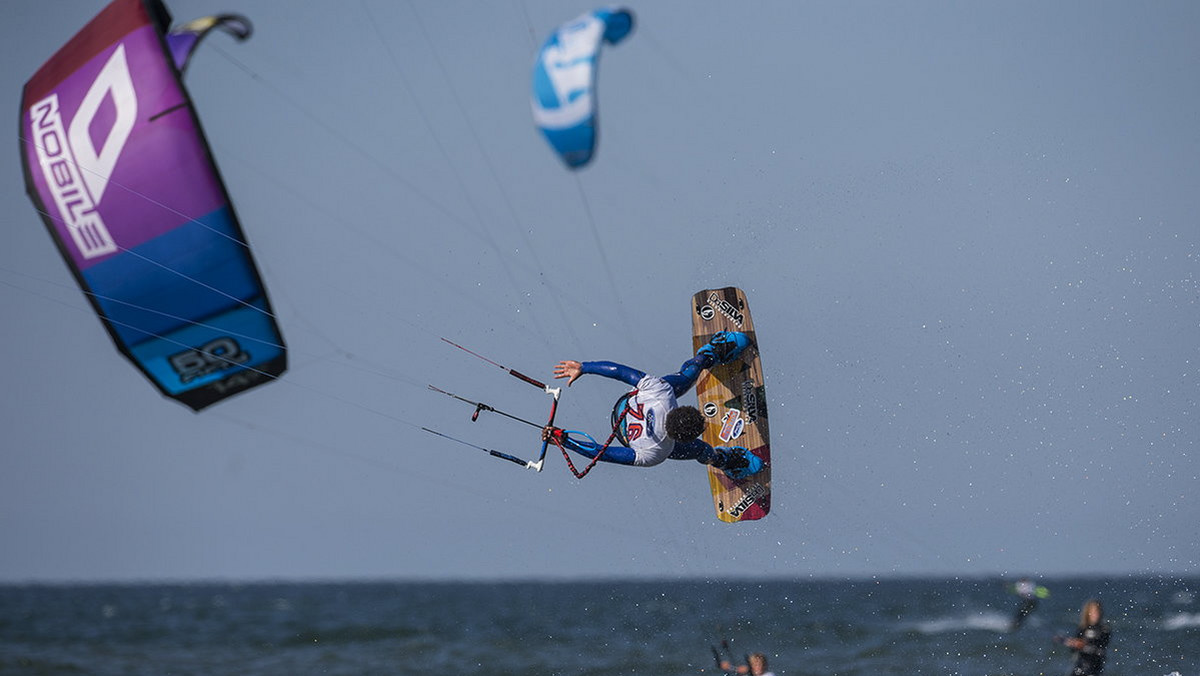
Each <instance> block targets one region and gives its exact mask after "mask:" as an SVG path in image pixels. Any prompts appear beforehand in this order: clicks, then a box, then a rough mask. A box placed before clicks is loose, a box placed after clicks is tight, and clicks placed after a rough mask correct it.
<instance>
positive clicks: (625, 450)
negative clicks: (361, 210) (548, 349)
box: [542, 331, 763, 479]
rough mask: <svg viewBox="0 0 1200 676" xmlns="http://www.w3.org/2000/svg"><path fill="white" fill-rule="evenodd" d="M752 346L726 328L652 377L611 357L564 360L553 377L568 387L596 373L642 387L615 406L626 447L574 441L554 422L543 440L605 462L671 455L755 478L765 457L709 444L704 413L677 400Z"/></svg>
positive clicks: (655, 460) (641, 463) (649, 461)
mask: <svg viewBox="0 0 1200 676" xmlns="http://www.w3.org/2000/svg"><path fill="white" fill-rule="evenodd" d="M749 345H750V338H749V336H747V335H746V334H744V333H740V332H734V331H721V332H719V333H717V334H716V335H714V336H713V337H712V339H711V340H710V341H709V342H708V343H707V344H705V345H704V346H702V347H701V348H700V349H699V350H697V351H696V356H694V357H692V358H691V359H689V360H687V361H686V362H684V363H683V365H682V366H681V367H680V368H679V371H678V372H677V373H672V374H669V375H665V376H648V375H646V374H645V373H643V372H641V371H639V370H637V369H634V368H630V367H628V366H624V365H621V364H617V363H614V362H610V361H585V362H578V361H571V360H567V361H561V362H559V363H558V365H556V366H555V367H554V377H555V378H566V379H567V386H568V387H570V385H571V383H573V382H575V380H576V379H577V378H579V376H581V375H584V374H592V375H599V376H604V377H606V378H612V379H614V380H620V381H621V382H623V383H625V384H627V385H631V386H633V387H636V388H637V389H635V390H633V391H632V392H628V393H626V394H625V395H622V397H621V398H620V399H618V400H617V404H616V406H615V407H614V408H613V429H614V431H615V432H616V436H617V439H619V440H620V441H621V442H622V443H623V444H625V446H614V445H610V446H608V447H607V448H606V447H605V446H603V445H602V444H598V443H596V442H595V441H593V440H576V439H572V438H571V437H570V436H569V435H568V434H567V433H566V432H565V431H564V430H562V429H559V428H557V427H552V426H546V427H545V428H544V429H543V430H542V439H543V440H549V439H553V440H554V441H555V442H556V443H558V444H561V445H562V446H563V448H566V449H569V450H572V451H575V452H576V453H579V454H580V455H583V456H585V457H588V458H596V456H597V455H599V456H600V460H603V461H604V462H612V463H617V464H621V465H636V466H638V467H650V466H653V465H657V464H659V463H661V462H663V461H664V460H666V459H667V458H670V459H672V460H696V461H697V462H701V463H704V464H707V465H712V466H713V467H716V468H717V469H720V470H722V471H724V472H725V474H726V475H727V476H729V477H730V478H732V479H745V478H747V477H750V476H753V475H754V474H757V473H758V472H759V471H760V470H762V467H763V462H762V459H760V458H759V457H758V456H756V455H754V454H753V453H751V452H749V451H748V450H747V449H746V448H744V447H741V446H732V447H725V446H718V447H716V448H713V447H712V446H709V445H708V444H707V443H705V442H704V441H702V440H701V439H700V438H699V437H700V434H701V433H702V432H703V431H704V416H703V415H701V413H700V411H699V410H698V409H696V407H694V406H680V405H679V402H678V400H677V398H678V397H680V396H681V395H683V393H685V392H687V391H688V390H689V389H691V387H692V385H694V384H695V383H696V379H697V378H699V377H700V373H701V372H702V371H704V370H705V369H708V368H712V367H713V366H716V365H719V364H725V363H728V362H730V361H733V360H734V359H737V358H738V356H740V355H741V354H742V352H743V351H744V350H745V349H746V348H747V347H749Z"/></svg>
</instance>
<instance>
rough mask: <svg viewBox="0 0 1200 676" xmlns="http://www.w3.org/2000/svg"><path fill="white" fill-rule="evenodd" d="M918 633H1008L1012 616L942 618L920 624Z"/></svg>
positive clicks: (996, 614) (986, 615)
mask: <svg viewBox="0 0 1200 676" xmlns="http://www.w3.org/2000/svg"><path fill="white" fill-rule="evenodd" d="M916 629H917V631H919V632H921V633H922V634H943V633H946V632H954V631H970V630H980V631H995V632H1008V631H1009V630H1011V629H1012V616H1011V615H1008V614H1005V613H995V612H992V613H974V614H971V615H959V616H957V617H941V618H937V619H933V620H926V621H924V622H918V623H917V625H916Z"/></svg>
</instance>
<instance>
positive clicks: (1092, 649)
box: [1054, 599, 1111, 676]
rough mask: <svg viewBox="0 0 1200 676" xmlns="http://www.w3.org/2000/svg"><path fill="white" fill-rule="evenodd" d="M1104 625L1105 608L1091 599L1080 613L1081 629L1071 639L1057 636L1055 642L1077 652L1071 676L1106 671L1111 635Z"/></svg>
mask: <svg viewBox="0 0 1200 676" xmlns="http://www.w3.org/2000/svg"><path fill="white" fill-rule="evenodd" d="M1110 633H1111V632H1110V630H1109V628H1108V625H1107V624H1105V623H1104V608H1103V607H1102V606H1101V605H1100V602H1099V601H1097V600H1096V599H1089V600H1088V601H1087V602H1086V603H1084V604H1083V609H1082V610H1081V611H1080V613H1079V629H1078V630H1077V631H1076V632H1075V635H1074V636H1072V637H1069V638H1064V637H1062V636H1055V637H1054V640H1055V641H1056V642H1058V643H1061V644H1063V645H1065V646H1067V647H1068V648H1070V649H1071V650H1074V651H1075V666H1074V668H1072V669H1071V676H1097V674H1099V673H1100V672H1102V671H1104V658H1105V653H1107V651H1108V638H1109V635H1110Z"/></svg>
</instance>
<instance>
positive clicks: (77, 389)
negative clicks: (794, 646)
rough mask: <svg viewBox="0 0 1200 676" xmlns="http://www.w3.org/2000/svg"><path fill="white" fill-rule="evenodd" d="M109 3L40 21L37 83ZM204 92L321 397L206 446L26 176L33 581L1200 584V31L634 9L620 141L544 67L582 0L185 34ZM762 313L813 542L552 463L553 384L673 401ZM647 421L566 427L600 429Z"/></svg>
mask: <svg viewBox="0 0 1200 676" xmlns="http://www.w3.org/2000/svg"><path fill="white" fill-rule="evenodd" d="M101 6H102V3H101V2H83V1H80V0H72V1H70V2H56V3H41V2H20V3H15V4H14V5H13V6H11V7H9V8H8V12H7V14H8V17H9V18H8V20H6V21H5V22H4V23H3V26H0V32H2V35H3V42H4V44H6V45H7V48H6V50H5V51H6V54H7V56H6V58H5V62H4V65H3V67H0V77H3V84H2V88H3V90H4V91H7V92H9V96H10V100H11V101H12V105H11V106H9V107H8V108H7V109H6V110H4V111H3V115H4V117H5V120H7V121H3V120H0V127H5V128H8V129H10V130H16V129H17V128H18V123H17V115H18V113H19V111H18V104H17V102H18V100H19V94H20V88H21V86H22V85H23V83H24V82H25V81H26V80H27V79H28V78H29V76H30V75H32V73H33V72H34V71H35V70H36V69H37V67H38V66H39V65H40V64H41V63H42V62H43V61H45V59H47V58H48V57H49V56H50V55H51V54H52V53H53V52H54V51H55V50H57V49H58V47H59V46H60V45H61V44H63V43H64V42H65V41H66V40H67V39H69V38H70V37H71V36H72V35H73V34H74V33H75V32H76V31H77V30H78V29H79V28H81V27H82V26H83V25H84V24H85V23H86V22H87V21H88V20H89V19H90V18H91V17H92V16H93V15H94V14H95V13H96V12H97V11H99V9H100V8H101ZM170 7H171V9H172V11H173V12H174V14H175V17H176V19H177V20H179V21H183V20H187V19H190V18H193V17H196V16H201V15H206V14H212V13H216V12H221V11H237V12H241V13H243V14H245V15H247V16H248V17H249V18H250V19H251V20H252V21H253V22H254V25H255V29H256V32H255V35H254V36H253V37H252V38H251V39H250V40H249V41H247V42H245V43H242V44H237V43H235V42H234V41H233V40H231V39H229V38H228V37H227V36H224V35H216V36H213V37H212V38H210V39H209V40H208V41H207V42H206V44H205V45H203V46H202V48H201V49H200V51H199V52H198V53H197V54H196V56H195V57H194V59H193V62H192V64H191V66H190V71H189V73H188V77H187V83H188V85H189V88H190V90H191V92H192V95H193V97H194V99H195V101H196V103H197V106H198V109H199V111H200V117H201V121H202V123H203V125H204V127H205V129H206V132H207V134H208V136H209V139H210V141H211V142H212V144H213V151H214V154H215V156H216V159H217V162H218V164H219V166H220V167H221V170H222V172H223V174H224V177H225V180H226V183H227V184H228V187H229V191H230V193H231V195H232V197H233V199H234V203H235V205H236V207H237V209H238V210H239V213H240V216H241V220H242V224H243V227H244V228H245V230H246V232H247V234H248V237H249V238H250V241H251V244H252V246H253V248H254V251H255V254H256V256H257V260H258V263H259V265H260V267H261V268H262V271H263V274H264V277H265V279H266V282H267V284H268V287H269V290H270V292H271V295H272V298H273V301H274V303H275V306H276V310H277V311H278V315H279V317H280V321H281V323H282V326H283V330H284V334H285V337H286V339H287V341H288V345H289V347H290V350H291V352H290V354H291V363H292V368H291V370H289V371H288V373H287V374H286V375H285V377H284V378H283V379H282V380H281V381H280V382H277V383H274V384H272V385H270V386H267V387H262V388H259V389H257V390H255V391H252V392H250V393H247V394H244V395H242V396H239V397H237V398H235V399H232V400H229V401H227V402H225V403H223V404H221V405H219V406H216V407H214V408H212V409H210V410H208V411H206V412H204V413H201V414H193V413H191V412H190V411H189V410H187V409H186V408H184V407H183V406H180V405H178V404H175V403H173V402H171V401H168V400H166V399H163V398H161V397H160V396H159V395H158V394H157V393H156V391H155V390H154V389H153V387H152V386H151V385H150V384H149V383H148V382H146V381H145V380H144V379H143V377H142V376H141V375H140V374H139V373H138V372H137V371H136V369H134V368H133V367H132V366H131V365H129V364H128V363H127V362H125V361H124V360H123V359H122V358H121V357H120V356H119V355H118V353H117V352H116V350H115V349H114V348H113V347H112V345H111V343H110V342H109V340H108V338H107V336H106V334H105V332H104V329H103V328H102V326H101V324H100V322H99V321H98V320H97V319H96V318H95V316H94V315H93V314H92V312H91V310H90V308H89V306H88V304H87V302H86V300H85V299H84V297H83V296H82V294H81V293H80V292H79V291H78V289H77V288H76V287H75V286H74V283H73V281H72V278H71V276H70V274H69V272H68V270H67V268H66V266H65V264H64V263H63V262H62V261H61V259H60V258H59V255H58V253H57V251H56V250H55V247H54V245H53V244H52V242H51V240H50V237H49V236H48V235H47V234H46V232H45V230H44V228H43V226H42V224H41V222H40V220H39V218H38V217H37V214H36V213H35V211H34V209H33V207H32V205H31V203H30V202H29V200H28V198H27V197H26V196H25V195H24V186H23V181H22V177H21V171H20V162H19V154H18V152H19V144H18V143H17V142H15V141H14V143H13V144H12V145H11V146H10V147H11V150H12V152H11V154H10V157H9V161H8V162H4V163H0V200H3V204H4V206H5V213H7V214H8V217H7V219H6V220H7V223H8V227H7V228H6V233H7V236H8V240H7V242H6V243H5V246H3V247H0V313H2V314H3V316H4V317H5V321H3V322H2V323H0V346H2V347H3V349H4V350H5V351H6V352H7V354H8V355H9V359H8V365H7V369H6V377H5V378H4V382H5V383H6V384H7V387H5V388H3V393H2V394H0V430H3V435H2V437H0V439H3V443H2V450H0V453H2V455H0V464H2V467H3V471H0V542H3V543H5V544H4V547H3V550H4V553H3V555H0V581H29V580H45V581H59V580H89V581H90V580H152V579H153V580H157V579H196V578H204V579H212V578H235V579H261V578H287V579H292V578H364V577H368V578H384V577H387V578H392V577H396V578H422V579H459V578H528V577H539V578H541V577H554V578H567V577H582V576H586V577H594V576H604V577H618V576H620V577H625V576H635V577H696V576H708V575H722V576H820V577H842V576H860V575H926V574H930V575H932V574H937V575H941V574H956V575H1010V576H1012V575H1021V574H1037V575H1058V574H1121V573H1157V572H1176V573H1179V572H1187V573H1194V572H1196V571H1197V569H1198V565H1200V538H1197V537H1196V532H1197V531H1196V523H1197V521H1198V520H1200V497H1198V493H1200V492H1198V491H1197V486H1198V481H1200V448H1198V447H1197V432H1198V431H1200V430H1198V422H1197V416H1198V415H1200V410H1198V401H1200V390H1198V388H1200V384H1198V382H1197V377H1198V375H1200V374H1198V368H1197V364H1198V361H1200V307H1198V302H1200V278H1198V273H1200V248H1198V244H1200V227H1198V223H1197V213H1200V191H1198V190H1197V186H1200V79H1198V78H1197V77H1196V73H1197V72H1200V5H1197V4H1195V3H1191V2H1158V3H1153V4H1151V5H1137V4H1134V3H1122V2H1060V3H1049V4H1047V3H1042V2H1006V3H974V2H971V3H933V2H918V3H891V2H851V3H845V2H756V3H714V2H674V1H666V0H664V1H655V2H646V3H641V4H632V5H629V7H630V8H631V9H632V10H633V11H634V12H635V14H636V16H637V24H636V27H635V30H634V32H633V34H632V35H631V36H630V37H629V38H628V39H627V40H626V41H625V42H623V43H622V44H620V45H618V46H617V47H615V48H611V49H608V50H607V51H606V52H605V53H604V54H603V55H602V57H601V67H600V75H599V97H600V109H601V119H600V149H599V153H598V155H597V158H596V161H595V162H594V163H593V165H592V166H590V167H589V168H587V169H586V170H584V171H582V172H579V173H578V174H571V173H569V172H567V171H566V170H564V169H563V168H562V166H561V164H560V163H559V161H558V160H557V158H555V157H554V156H553V155H552V153H551V151H550V150H549V148H548V147H547V146H546V145H545V143H544V142H543V141H542V139H541V138H540V136H539V134H538V132H537V131H536V130H535V129H534V127H533V125H532V122H531V117H530V111H529V101H528V98H529V76H530V69H531V65H532V62H533V58H534V51H535V48H536V46H537V45H540V44H541V42H542V41H543V40H544V39H545V37H546V36H547V35H548V34H549V32H550V31H551V30H553V28H554V27H555V26H557V25H558V24H560V23H562V22H564V21H566V20H568V19H571V18H573V17H575V16H577V15H578V14H580V13H582V12H583V11H585V10H587V9H590V8H591V7H592V5H590V4H587V3H581V2H574V1H568V2H561V1H549V0H547V1H536V0H526V1H523V2H491V3H478V2H455V1H450V2H424V1H416V2H383V1H381V0H363V1H361V2H343V3H332V2H330V3H324V4H323V3H304V6H303V8H301V6H300V5H297V4H295V3H290V2H282V1H279V2H252V1H248V0H236V1H235V0H227V1H224V2H215V0H186V1H182V0H181V1H176V2H172V3H170ZM724 285H737V286H740V287H742V288H743V289H745V290H746V291H747V293H748V295H749V298H750V302H751V307H752V309H753V313H754V318H755V322H756V324H757V328H758V332H759V336H760V341H761V349H762V355H763V362H764V366H765V369H766V373H767V393H768V406H769V411H770V415H771V421H772V423H771V432H772V441H773V458H774V469H773V477H774V495H775V497H774V507H773V511H772V513H771V515H770V516H769V517H768V518H766V519H764V520H763V521H760V522H757V523H751V524H738V525H730V524H724V523H721V522H718V521H717V520H716V518H715V516H714V514H713V508H712V505H711V499H710V497H709V494H708V487H707V480H706V478H705V476H704V472H703V468H701V467H700V466H698V465H696V464H695V463H690V462H688V463H685V462H672V463H667V464H666V465H663V466H659V467H657V468H654V469H648V470H644V469H631V468H624V467H613V466H601V467H599V468H598V469H597V470H595V471H594V472H593V473H592V474H591V475H589V476H588V478H586V479H585V480H583V481H578V480H576V479H574V478H573V477H572V476H571V475H570V473H569V472H568V471H567V470H566V468H565V467H564V466H563V465H564V463H563V462H562V459H561V458H560V457H552V458H550V459H549V461H548V463H547V464H548V467H547V469H546V471H544V472H542V473H541V474H535V473H533V472H528V471H523V470H520V469H518V468H517V467H515V466H513V465H510V464H508V463H503V462H499V461H496V460H494V459H491V458H489V457H487V456H486V455H484V454H483V453H481V452H479V451H476V450H473V449H470V448H467V447H465V446H460V445H457V444H453V443H450V442H447V441H445V440H443V439H439V438H436V437H433V436H431V435H429V434H427V433H425V432H422V431H420V430H419V427H420V426H429V427H433V428H435V429H439V430H442V431H444V432H446V433H449V434H452V435H455V436H458V437H461V438H463V439H465V440H468V441H471V442H473V443H478V444H481V445H485V446H488V447H493V448H499V449H502V450H508V451H516V452H525V451H529V452H532V451H533V449H534V448H535V435H536V432H535V431H533V430H531V429H529V428H526V427H524V426H521V425H517V424H513V423H511V422H509V421H506V420H503V419H501V418H499V417H496V416H487V415H484V416H482V417H481V419H480V421H479V422H478V423H475V424H472V423H471V422H470V420H469V415H470V412H471V411H470V408H469V407H467V406H466V405H462V404H459V403H457V402H454V401H452V400H450V399H448V398H446V397H443V396H441V395H436V394H433V393H430V392H428V391H427V390H426V389H425V386H426V384H427V383H432V384H435V385H438V386H440V387H443V388H445V389H448V390H451V391H453V392H458V393H460V394H463V395H464V396H468V397H471V398H477V399H480V400H483V401H487V402H490V403H492V404H494V405H496V406H498V407H501V408H504V409H505V410H510V411H512V412H514V413H516V414H518V415H525V416H530V417H534V418H538V417H541V416H542V415H544V410H545V407H546V404H547V401H548V400H547V398H546V397H545V396H544V395H541V394H539V393H538V392H537V391H535V390H534V389H533V388H531V387H529V386H527V385H524V384H522V383H520V382H519V381H517V380H515V379H512V378H509V377H508V376H506V375H504V374H503V373H502V372H501V371H499V370H497V369H495V368H494V367H491V366H489V365H487V364H485V363H483V362H481V361H477V360H474V359H473V358H471V357H469V356H468V355H465V354H463V353H461V352H458V351H457V350H454V349H453V348H451V347H449V346H447V345H446V344H444V343H442V342H441V341H440V340H439V337H440V336H445V337H447V338H450V339H453V340H455V341H457V342H460V343H462V344H464V345H466V346H468V347H470V348H472V349H475V350H477V351H479V352H481V353H483V354H485V355H488V356H490V357H492V358H493V359H496V360H498V361H500V362H502V363H504V364H506V365H508V366H511V367H514V368H517V369H519V370H522V371H525V372H527V373H530V374H531V375H540V376H544V377H549V376H550V371H551V367H552V365H553V364H554V363H555V362H556V361H558V360H559V359H564V358H574V359H613V360H617V361H622V362H625V363H628V364H630V365H633V366H635V367H638V368H641V369H643V370H647V371H655V372H668V371H671V370H674V368H675V367H676V366H677V365H678V364H679V362H681V361H683V360H684V359H685V358H686V357H687V356H688V353H689V350H690V315H689V300H690V297H691V295H692V294H693V293H694V292H695V291H697V290H699V289H702V288H708V287H714V286H724ZM620 392H621V388H620V387H619V386H618V385H616V384H615V383H612V382H610V381H605V380H602V379H592V380H588V379H584V380H581V381H579V382H578V383H576V385H575V386H574V387H572V388H571V389H570V391H569V392H567V393H566V394H565V395H564V398H563V403H562V411H561V413H560V420H561V421H562V422H563V423H565V424H566V425H567V426H570V427H573V428H576V429H589V430H592V431H593V433H597V434H598V433H600V432H601V431H602V430H603V429H604V426H605V425H606V420H607V416H608V410H609V407H610V405H611V402H612V400H613V399H615V398H616V397H617V395H619V394H620Z"/></svg>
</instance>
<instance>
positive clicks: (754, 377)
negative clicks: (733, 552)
mask: <svg viewBox="0 0 1200 676" xmlns="http://www.w3.org/2000/svg"><path fill="white" fill-rule="evenodd" d="M692 309H693V312H692V349H694V350H698V349H700V347H701V346H702V345H704V344H705V343H707V342H708V341H709V339H711V338H712V337H713V334H715V333H717V332H718V331H741V332H743V333H745V334H747V335H749V336H750V341H751V345H750V347H749V348H747V349H746V351H745V352H743V353H742V355H741V357H739V358H738V359H736V360H734V361H732V362H729V363H728V364H722V365H720V366H714V367H712V368H711V369H709V370H707V371H705V372H704V373H702V374H701V375H700V378H699V380H697V382H696V395H697V397H698V398H699V400H700V405H699V408H700V412H701V413H702V414H703V415H704V422H705V424H704V434H703V436H702V438H703V439H704V441H705V442H707V443H708V444H709V445H711V446H744V447H746V448H748V449H749V450H750V452H751V453H753V454H755V455H757V456H758V457H759V458H762V461H763V464H764V467H763V469H762V471H761V472H759V473H758V474H755V475H754V476H751V477H749V478H747V479H743V480H741V481H734V480H733V479H730V478H729V477H727V476H725V472H723V471H721V470H719V469H716V468H714V467H712V466H709V468H708V483H709V487H710V488H711V489H712V496H713V504H714V506H715V507H716V509H717V518H718V519H720V520H722V521H727V522H731V523H732V522H736V521H754V520H755V519H761V518H763V517H764V516H766V515H767V513H768V512H769V511H771V444H770V437H769V436H768V434H767V399H766V396H765V391H764V383H763V371H762V361H761V360H760V359H759V353H758V340H757V337H756V336H755V333H754V322H753V320H752V319H751V318H750V306H749V305H748V304H747V303H746V294H745V293H743V292H742V290H741V289H739V288H736V287H732V286H727V287H725V288H723V289H706V290H704V291H701V292H699V293H697V294H696V295H695V296H693V297H692Z"/></svg>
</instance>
